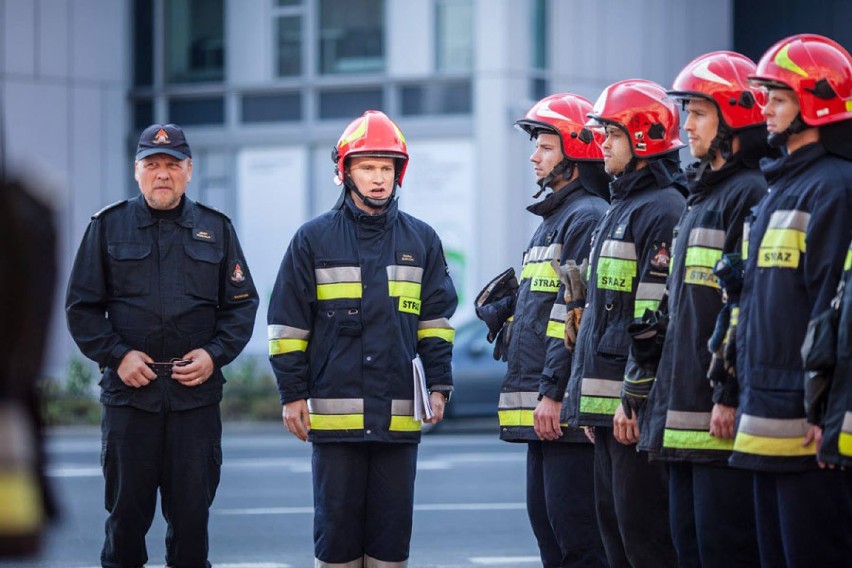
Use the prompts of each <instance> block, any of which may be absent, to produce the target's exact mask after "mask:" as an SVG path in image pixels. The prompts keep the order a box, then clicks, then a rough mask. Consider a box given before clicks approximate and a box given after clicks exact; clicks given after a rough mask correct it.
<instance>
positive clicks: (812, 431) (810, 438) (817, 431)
mask: <svg viewBox="0 0 852 568" xmlns="http://www.w3.org/2000/svg"><path fill="white" fill-rule="evenodd" d="M812 443H813V444H816V451H817V454H819V449H820V448H821V447H822V428H820V427H819V426H817V425H815V424H810V423H808V430H807V431H806V432H805V438H804V439H803V440H802V447H804V446H809V445H811V444H812ZM817 464H818V465H819V467H820V469H825V466H826V463H825V462H824V461H819V460H817ZM828 469H834V464H828Z"/></svg>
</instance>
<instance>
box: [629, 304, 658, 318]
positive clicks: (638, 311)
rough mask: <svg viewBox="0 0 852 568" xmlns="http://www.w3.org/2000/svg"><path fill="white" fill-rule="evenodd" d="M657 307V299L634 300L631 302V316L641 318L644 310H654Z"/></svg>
mask: <svg viewBox="0 0 852 568" xmlns="http://www.w3.org/2000/svg"><path fill="white" fill-rule="evenodd" d="M659 307H660V301H659V300H636V302H635V303H634V304H633V317H634V318H641V317H642V316H643V315H645V310H651V311H652V312H655V311H657V308H659Z"/></svg>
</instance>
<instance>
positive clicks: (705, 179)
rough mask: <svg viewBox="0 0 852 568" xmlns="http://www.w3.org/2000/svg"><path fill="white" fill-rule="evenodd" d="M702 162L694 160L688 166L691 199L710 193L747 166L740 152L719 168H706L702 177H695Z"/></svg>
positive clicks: (687, 174) (689, 198)
mask: <svg viewBox="0 0 852 568" xmlns="http://www.w3.org/2000/svg"><path fill="white" fill-rule="evenodd" d="M700 164H701V162H693V163H692V164H690V165H689V166H687V168H686V177H687V178H688V179H689V197H688V200H689V201H693V200H694V199H697V198H700V197H702V196H705V195H708V194H710V193H712V192H713V190H714V189H715V188H716V187H718V186H719V184H721V183H722V182H724V181H725V180H726V179H728V178H729V177H731V176H733V175H734V174H736V173H737V172H740V171H742V170H744V169H746V168H747V166H746V164H745V162H743V160H742V159H740V154H739V153H737V154H734V155H733V156H731V159H730V160H728V161H726V162H725V164H724V165H723V166H722V167H721V168H719V169H718V170H711V169H710V168H706V169H705V170H704V173H703V174H702V175H701V179H695V176H696V175H697V173H698V170H699V166H700Z"/></svg>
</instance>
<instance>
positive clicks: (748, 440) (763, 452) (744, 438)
mask: <svg viewBox="0 0 852 568" xmlns="http://www.w3.org/2000/svg"><path fill="white" fill-rule="evenodd" d="M734 451H735V452H740V453H743V454H755V455H759V456H785V457H789V456H813V455H816V444H814V443H811V444H809V445H807V446H802V437H801V436H798V437H795V438H767V437H764V436H753V435H752V434H745V433H742V432H738V433H737V437H736V440H735V441H734Z"/></svg>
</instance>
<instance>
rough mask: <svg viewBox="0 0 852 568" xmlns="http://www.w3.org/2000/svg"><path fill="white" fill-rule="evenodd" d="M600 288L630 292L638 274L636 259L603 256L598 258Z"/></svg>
mask: <svg viewBox="0 0 852 568" xmlns="http://www.w3.org/2000/svg"><path fill="white" fill-rule="evenodd" d="M597 276H598V282H597V285H598V288H602V289H606V290H617V291H619V292H630V291H632V290H633V278H634V277H635V276H636V261H635V260H624V259H621V258H610V257H601V258H599V259H598V273H597Z"/></svg>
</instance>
